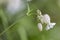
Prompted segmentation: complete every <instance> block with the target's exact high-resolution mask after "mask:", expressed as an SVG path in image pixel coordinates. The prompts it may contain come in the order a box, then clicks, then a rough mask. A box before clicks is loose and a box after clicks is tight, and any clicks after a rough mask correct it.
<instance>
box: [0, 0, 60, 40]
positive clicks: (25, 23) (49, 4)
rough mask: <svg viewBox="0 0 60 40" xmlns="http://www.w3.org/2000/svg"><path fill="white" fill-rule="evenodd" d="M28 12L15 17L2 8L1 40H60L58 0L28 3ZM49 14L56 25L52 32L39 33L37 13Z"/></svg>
mask: <svg viewBox="0 0 60 40" xmlns="http://www.w3.org/2000/svg"><path fill="white" fill-rule="evenodd" d="M27 8H29V9H28V10H27V9H26V10H24V11H22V12H18V13H16V14H14V15H12V14H11V15H10V14H9V13H8V14H7V13H6V12H5V10H4V9H3V8H0V40H60V27H59V26H60V25H59V24H60V7H59V6H58V0H32V1H31V2H28V7H27ZM37 9H40V10H41V11H42V14H46V13H47V14H49V15H50V16H51V21H53V22H56V25H55V27H54V28H53V29H51V30H48V31H46V30H43V31H42V32H40V31H39V29H38V27H37V23H38V21H37V18H36V15H37V12H36V10H37Z"/></svg>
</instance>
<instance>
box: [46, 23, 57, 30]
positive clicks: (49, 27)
mask: <svg viewBox="0 0 60 40" xmlns="http://www.w3.org/2000/svg"><path fill="white" fill-rule="evenodd" d="M55 24H56V23H50V24H47V26H46V30H50V29H51V28H53V27H54V26H55Z"/></svg>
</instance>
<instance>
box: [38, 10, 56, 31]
mask: <svg viewBox="0 0 60 40" xmlns="http://www.w3.org/2000/svg"><path fill="white" fill-rule="evenodd" d="M37 13H38V15H37V17H38V19H39V20H40V21H41V23H42V24H43V23H45V24H47V26H46V30H49V29H51V28H53V27H54V26H55V24H56V23H51V21H50V16H49V15H48V14H45V15H42V14H41V11H40V10H37Z"/></svg>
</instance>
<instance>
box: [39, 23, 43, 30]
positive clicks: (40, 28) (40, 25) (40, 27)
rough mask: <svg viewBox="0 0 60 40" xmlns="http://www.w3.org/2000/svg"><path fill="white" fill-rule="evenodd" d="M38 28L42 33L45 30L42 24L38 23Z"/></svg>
mask: <svg viewBox="0 0 60 40" xmlns="http://www.w3.org/2000/svg"><path fill="white" fill-rule="evenodd" d="M38 28H39V30H40V31H42V29H43V28H42V24H41V23H38Z"/></svg>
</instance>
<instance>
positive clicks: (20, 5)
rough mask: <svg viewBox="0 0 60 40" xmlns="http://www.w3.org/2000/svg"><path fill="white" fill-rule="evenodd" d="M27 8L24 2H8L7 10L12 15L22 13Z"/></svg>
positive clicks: (10, 0)
mask: <svg viewBox="0 0 60 40" xmlns="http://www.w3.org/2000/svg"><path fill="white" fill-rule="evenodd" d="M25 7H26V5H25V3H24V1H23V0H8V4H7V10H8V11H9V12H11V13H15V12H17V11H19V10H20V11H21V10H22V9H24V8H25Z"/></svg>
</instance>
